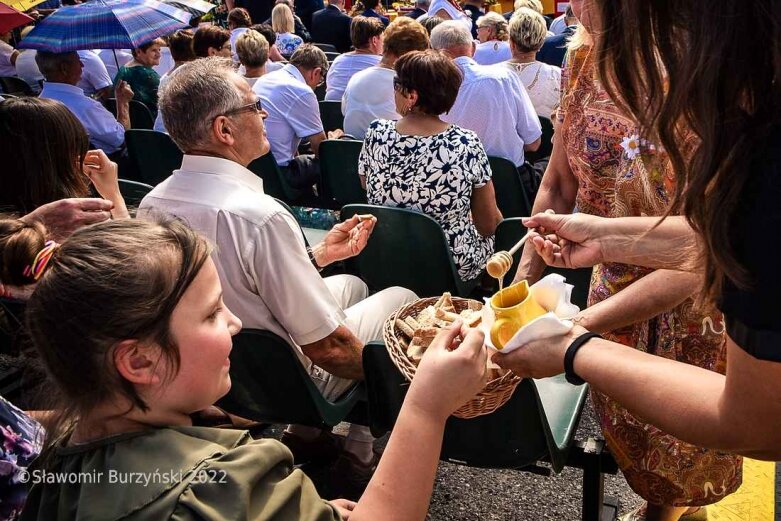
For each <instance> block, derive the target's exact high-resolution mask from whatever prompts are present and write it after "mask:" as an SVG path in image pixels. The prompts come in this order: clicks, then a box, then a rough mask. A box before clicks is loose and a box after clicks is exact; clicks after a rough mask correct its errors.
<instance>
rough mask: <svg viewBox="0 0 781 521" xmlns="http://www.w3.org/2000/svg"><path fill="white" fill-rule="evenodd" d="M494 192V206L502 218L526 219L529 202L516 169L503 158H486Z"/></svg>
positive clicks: (528, 212)
mask: <svg viewBox="0 0 781 521" xmlns="http://www.w3.org/2000/svg"><path fill="white" fill-rule="evenodd" d="M488 162H489V163H490V164H491V173H492V180H493V183H494V191H495V192H496V205H497V206H498V207H499V210H500V211H501V212H502V215H503V216H504V217H528V216H529V214H530V213H531V209H532V208H531V201H530V200H529V196H528V194H527V193H526V189H525V188H524V187H523V183H522V182H521V176H520V175H519V174H518V169H517V168H516V167H515V165H514V164H513V162H512V161H510V160H508V159H504V158H503V157H493V156H489V157H488Z"/></svg>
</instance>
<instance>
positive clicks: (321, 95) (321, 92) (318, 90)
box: [315, 83, 326, 101]
mask: <svg viewBox="0 0 781 521" xmlns="http://www.w3.org/2000/svg"><path fill="white" fill-rule="evenodd" d="M325 91H326V88H325V83H322V84H320V85H318V86H317V87H315V96H317V101H323V100H324V99H325Z"/></svg>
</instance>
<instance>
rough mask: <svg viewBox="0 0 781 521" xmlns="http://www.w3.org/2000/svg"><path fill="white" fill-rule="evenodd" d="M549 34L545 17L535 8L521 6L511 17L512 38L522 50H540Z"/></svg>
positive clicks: (514, 43)
mask: <svg viewBox="0 0 781 521" xmlns="http://www.w3.org/2000/svg"><path fill="white" fill-rule="evenodd" d="M547 35H548V27H547V24H546V23H545V18H543V17H542V15H541V14H540V13H538V12H537V11H534V10H533V9H529V8H528V7H521V8H520V9H518V10H517V11H515V13H514V14H513V16H512V18H510V40H512V42H513V45H514V46H515V47H516V48H517V49H518V50H519V51H520V52H532V51H538V50H539V49H540V47H542V44H543V43H545V37H546V36H547Z"/></svg>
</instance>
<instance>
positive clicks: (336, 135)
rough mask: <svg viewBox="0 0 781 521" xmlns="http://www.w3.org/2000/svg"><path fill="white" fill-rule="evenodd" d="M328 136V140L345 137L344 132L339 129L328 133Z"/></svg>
mask: <svg viewBox="0 0 781 521" xmlns="http://www.w3.org/2000/svg"><path fill="white" fill-rule="evenodd" d="M326 136H328V139H339V138H341V137H342V136H344V130H342V129H338V128H337V129H336V130H331V131H329V132H326Z"/></svg>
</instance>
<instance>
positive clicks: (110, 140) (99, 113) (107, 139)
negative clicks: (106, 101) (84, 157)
mask: <svg viewBox="0 0 781 521" xmlns="http://www.w3.org/2000/svg"><path fill="white" fill-rule="evenodd" d="M90 101H91V102H92V103H91V104H92V105H93V108H92V110H90V111H89V116H88V117H89V119H90V120H91V121H90V122H89V125H85V126H88V128H87V131H88V132H89V136H90V140H91V141H92V142H93V143H94V144H95V145H98V146H101V148H102V147H103V146H105V147H107V148H108V149H110V150H109V152H113V151H115V150H117V149H119V148H121V147H122V144H123V143H124V142H125V127H123V126H122V124H121V123H120V122H119V121H117V118H115V117H114V115H113V114H112V113H111V112H109V111H108V110H106V108H105V107H104V106H103V105H101V104H100V102H98V101H95V100H90Z"/></svg>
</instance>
